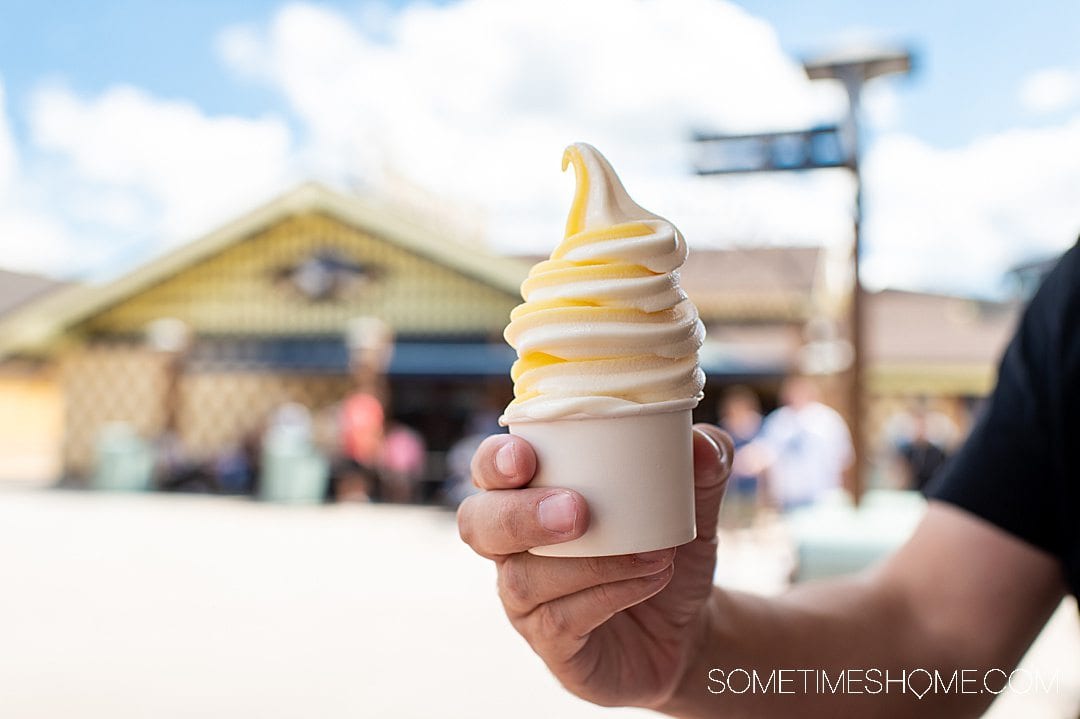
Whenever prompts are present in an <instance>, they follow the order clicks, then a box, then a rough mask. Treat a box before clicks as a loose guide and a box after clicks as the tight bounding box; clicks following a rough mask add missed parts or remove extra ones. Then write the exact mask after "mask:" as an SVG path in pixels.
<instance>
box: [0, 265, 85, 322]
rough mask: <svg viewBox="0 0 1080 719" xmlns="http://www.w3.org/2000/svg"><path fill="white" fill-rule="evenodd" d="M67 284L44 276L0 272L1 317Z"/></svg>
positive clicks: (6, 271) (8, 271)
mask: <svg viewBox="0 0 1080 719" xmlns="http://www.w3.org/2000/svg"><path fill="white" fill-rule="evenodd" d="M67 284H68V283H67V282H63V281H61V280H54V279H52V278H50V277H45V276H44V275H36V274H28V273H25V272H12V271H10V270H0V317H3V316H4V315H7V314H9V313H11V312H14V311H15V310H17V309H19V308H20V307H22V306H23V305H25V304H27V303H29V302H32V301H34V300H36V299H39V298H41V297H44V296H45V295H47V294H49V293H50V292H56V291H58V290H60V289H62V288H63V287H65V286H66V285H67Z"/></svg>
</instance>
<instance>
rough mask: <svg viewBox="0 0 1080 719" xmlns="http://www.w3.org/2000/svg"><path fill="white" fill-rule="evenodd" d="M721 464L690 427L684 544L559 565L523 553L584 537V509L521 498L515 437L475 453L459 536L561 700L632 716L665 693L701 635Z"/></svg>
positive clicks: (704, 433)
mask: <svg viewBox="0 0 1080 719" xmlns="http://www.w3.org/2000/svg"><path fill="white" fill-rule="evenodd" d="M732 455H733V449H732V443H731V440H730V438H728V436H727V435H726V434H725V433H724V432H722V431H720V430H719V429H717V428H716V427H713V426H711V425H696V426H695V428H694V481H695V494H696V499H697V506H696V511H697V539H695V540H694V541H692V542H690V543H688V544H684V545H683V546H681V547H678V548H676V549H663V550H659V551H656V552H649V553H647V554H638V555H628V556H618V557H588V558H563V557H538V556H534V555H532V554H529V553H528V552H527V551H526V550H527V549H529V548H530V547H537V546H542V545H547V544H556V543H559V542H566V541H569V540H571V539H574V538H576V537H579V536H581V535H582V534H583V533H584V532H585V529H586V527H587V526H588V507H587V505H586V503H585V500H584V498H583V497H582V496H581V495H579V494H577V493H575V492H571V491H569V490H562V489H551V488H543V489H540V488H528V487H527V486H526V485H528V483H529V481H530V480H531V479H532V476H533V473H534V472H535V470H536V456H535V455H534V454H533V451H532V448H531V447H530V446H529V444H528V443H527V442H525V441H524V440H522V439H521V438H519V437H514V436H510V435H499V436H495V437H489V438H488V439H486V440H485V441H484V442H483V444H481V445H480V448H479V449H478V450H477V452H476V455H475V456H474V457H473V463H472V475H473V481H474V482H475V483H476V484H477V485H478V486H479V487H480V488H481V489H484V490H487V491H485V492H483V493H481V494H478V495H474V496H472V497H469V498H468V499H466V500H465V502H463V503H462V505H461V508H460V509H459V510H458V527H459V529H460V531H461V537H462V539H464V540H465V542H466V543H468V544H469V546H471V547H472V548H473V549H474V550H475V551H476V552H477V553H478V554H480V555H482V556H484V557H487V558H489V559H492V560H494V562H495V564H496V566H497V567H498V573H499V596H500V598H501V600H502V603H503V607H504V608H505V610H506V614H507V616H508V617H509V618H510V621H511V623H512V624H513V625H514V627H515V628H516V629H517V630H518V632H520V633H521V635H522V636H523V637H525V639H526V641H528V642H529V644H530V645H531V646H532V648H533V649H534V650H535V651H536V652H537V654H539V655H540V657H541V658H542V659H543V660H544V662H546V663H547V665H548V667H549V668H550V669H551V671H552V672H553V673H554V674H555V676H556V677H558V679H559V680H560V681H561V682H562V683H563V685H564V686H565V687H566V688H567V689H569V690H570V691H572V692H573V693H575V694H577V695H578V696H580V697H582V698H584V699H588V700H589V701H592V702H595V703H598V704H604V705H609V706H615V705H632V706H644V707H656V706H659V705H660V704H662V703H663V702H664V701H666V700H667V699H668V698H669V697H670V696H671V694H672V692H674V691H675V689H676V687H677V685H678V683H679V680H680V678H681V677H682V674H683V672H684V671H685V669H686V667H687V664H688V662H689V661H690V660H691V657H692V655H693V654H694V653H695V652H696V650H697V647H696V646H695V643H697V642H700V641H703V640H704V638H705V636H706V632H705V631H704V627H703V626H702V623H703V622H704V621H705V604H706V601H707V600H708V598H709V596H710V594H711V592H712V581H713V570H714V568H715V565H716V524H717V517H718V514H719V511H720V502H721V499H722V498H723V494H724V488H725V486H726V483H727V478H728V475H729V474H730V472H731V460H732Z"/></svg>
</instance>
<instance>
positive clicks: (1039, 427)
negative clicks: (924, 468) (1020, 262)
mask: <svg viewBox="0 0 1080 719" xmlns="http://www.w3.org/2000/svg"><path fill="white" fill-rule="evenodd" d="M1078 374H1080V245H1078V246H1077V247H1074V248H1073V249H1072V250H1070V251H1069V252H1067V253H1066V254H1065V255H1064V256H1063V257H1062V259H1061V260H1060V261H1059V263H1058V265H1057V267H1056V268H1055V269H1054V271H1053V272H1051V273H1050V275H1049V276H1048V277H1047V279H1046V281H1045V282H1044V283H1043V286H1042V287H1041V288H1040V289H1039V292H1038V293H1037V294H1036V295H1035V298H1034V299H1033V300H1032V301H1031V304H1030V305H1029V306H1028V308H1027V310H1026V311H1025V312H1024V315H1023V318H1022V319H1021V321H1020V326H1019V329H1018V330H1017V332H1016V335H1015V336H1014V337H1013V339H1012V342H1011V343H1010V344H1009V346H1008V349H1006V351H1005V356H1004V358H1003V359H1002V361H1001V367H1000V370H999V375H998V385H997V387H996V388H995V390H994V392H993V395H992V396H991V398H990V400H989V403H988V406H987V407H986V409H985V411H984V412H983V414H982V416H981V417H980V418H979V420H978V421H977V422H976V424H975V427H974V429H973V430H972V432H971V435H970V437H969V438H968V440H967V442H966V443H965V444H964V446H963V447H962V448H961V449H960V451H959V452H958V453H957V455H956V456H955V457H954V458H953V459H952V460H951V461H950V462H949V463H948V464H947V465H946V466H945V468H944V469H943V470H942V472H941V474H940V475H939V476H938V477H937V478H936V480H935V481H934V482H933V483H932V484H931V486H930V487H929V488H928V491H927V494H928V495H929V496H930V497H931V498H935V499H939V500H943V501H946V502H950V503H952V504H954V505H956V506H959V507H961V508H963V509H966V510H967V511H969V512H971V513H973V514H975V515H978V516H979V517H982V518H984V519H986V520H987V521H989V522H992V523H993V524H996V525H997V526H999V527H1001V528H1002V529H1004V530H1005V531H1007V532H1009V533H1011V534H1013V535H1015V536H1017V537H1019V538H1020V539H1022V540H1024V541H1025V542H1028V543H1030V544H1032V545H1035V546H1036V547H1039V548H1041V549H1043V550H1045V551H1047V552H1049V553H1051V554H1053V555H1054V556H1056V557H1059V558H1060V559H1061V560H1062V563H1063V568H1064V569H1065V571H1066V574H1067V575H1068V577H1069V583H1070V584H1071V585H1072V590H1073V592H1074V593H1075V592H1076V591H1077V553H1078V547H1080V531H1078V529H1077V528H1078V527H1080V504H1078V502H1077V496H1078V495H1077V484H1078V483H1080V477H1078V476H1077V467H1078V463H1077V453H1078V452H1080V434H1078V432H1080V427H1078V423H1077V416H1078V414H1080V411H1078V406H1080V395H1078V394H1077V393H1078V391H1080V377H1078Z"/></svg>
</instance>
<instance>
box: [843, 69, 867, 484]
mask: <svg viewBox="0 0 1080 719" xmlns="http://www.w3.org/2000/svg"><path fill="white" fill-rule="evenodd" d="M846 70H847V72H845V73H843V76H842V78H841V79H842V81H843V83H844V88H845V90H847V96H848V114H847V122H846V128H847V132H848V133H849V138H850V139H849V142H850V143H851V144H850V147H851V153H850V155H849V157H850V158H851V173H852V176H853V177H854V178H855V207H854V208H853V209H854V212H853V215H854V216H853V218H852V242H851V267H852V275H853V276H852V282H851V285H852V286H851V327H850V328H849V332H850V333H851V350H852V353H851V368H850V369H849V371H848V403H849V405H848V412H849V416H850V417H851V446H852V450H853V458H852V464H851V472H850V476H849V482H850V485H851V486H850V487H849V488H848V489H849V490H850V491H851V496H852V497H853V498H854V500H855V503H856V504H858V503H859V502H860V500H861V499H862V494H863V491H864V490H865V477H864V476H863V475H864V464H865V459H866V443H865V436H866V433H865V432H864V431H863V430H864V426H863V424H864V419H865V417H864V412H863V407H864V397H863V392H864V388H865V373H864V360H865V356H866V352H865V348H866V346H865V342H864V339H865V331H864V330H865V323H864V312H863V310H864V301H865V293H864V292H863V286H862V274H861V267H860V261H861V257H862V215H863V212H862V172H861V168H860V162H859V161H860V154H861V149H862V148H861V145H862V138H861V136H860V132H859V130H860V128H859V105H860V99H861V92H862V86H863V83H864V82H865V80H866V78H865V76H864V75H863V73H861V72H858V71H856V69H855V68H846Z"/></svg>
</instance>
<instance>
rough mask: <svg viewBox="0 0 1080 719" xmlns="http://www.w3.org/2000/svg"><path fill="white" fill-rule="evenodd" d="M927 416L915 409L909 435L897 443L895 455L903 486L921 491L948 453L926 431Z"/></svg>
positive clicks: (947, 457) (922, 411) (937, 470)
mask: <svg viewBox="0 0 1080 719" xmlns="http://www.w3.org/2000/svg"><path fill="white" fill-rule="evenodd" d="M929 419H930V418H929V416H928V414H927V412H926V411H925V410H922V409H918V410H916V411H915V412H914V413H913V414H912V417H911V435H910V437H909V438H908V439H906V440H903V441H901V442H900V443H899V445H898V446H897V448H896V453H897V457H898V458H899V460H900V465H901V468H902V469H903V475H904V479H905V488H907V489H914V490H916V491H919V492H922V491H924V490H925V489H926V487H927V485H928V484H930V480H932V479H933V478H934V477H935V476H936V475H937V473H938V472H939V471H940V470H941V468H942V467H944V466H945V462H946V461H948V459H949V455H948V452H946V450H945V447H944V446H942V444H940V443H938V442H935V441H934V440H933V439H931V437H930V432H929V431H928V425H929Z"/></svg>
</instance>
